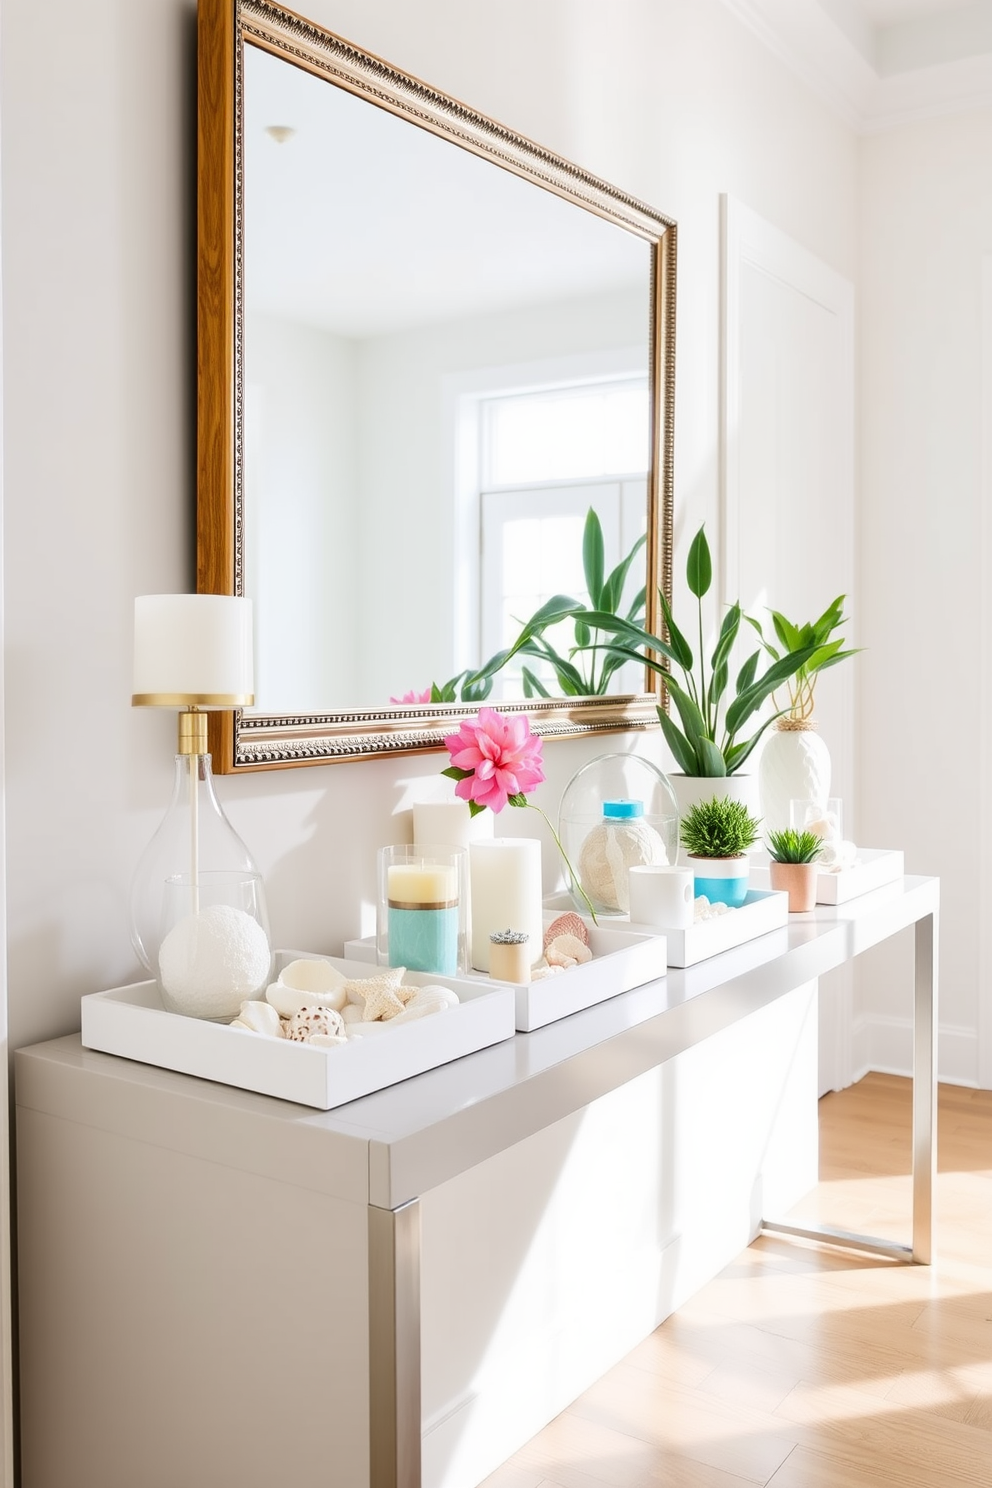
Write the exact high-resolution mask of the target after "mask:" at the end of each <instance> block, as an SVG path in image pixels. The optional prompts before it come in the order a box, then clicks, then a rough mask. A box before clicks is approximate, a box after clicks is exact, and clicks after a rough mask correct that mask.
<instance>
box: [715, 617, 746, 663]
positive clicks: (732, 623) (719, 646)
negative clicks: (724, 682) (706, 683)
mask: <svg viewBox="0 0 992 1488" xmlns="http://www.w3.org/2000/svg"><path fill="white" fill-rule="evenodd" d="M742 619H743V611H742V610H741V607H740V605H739V604H732V605H731V606H730V608H729V610H728V611H727V613H726V614H725V615H724V617H723V624H722V625H721V626H720V634H719V636H718V637H717V642H716V648H715V649H714V652H713V661H712V666H713V670H714V672H716V671H718V670H719V668H720V667H722V666H725V665H726V664H727V662H728V661H729V659H730V653H731V651H732V650H733V649H734V643H735V641H736V640H737V632H738V631H739V630H740V628H741V620H742Z"/></svg>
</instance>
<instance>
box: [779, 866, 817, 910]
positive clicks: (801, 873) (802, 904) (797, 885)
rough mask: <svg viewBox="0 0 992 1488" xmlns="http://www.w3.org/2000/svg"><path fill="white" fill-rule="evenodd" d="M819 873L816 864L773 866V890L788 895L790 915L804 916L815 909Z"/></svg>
mask: <svg viewBox="0 0 992 1488" xmlns="http://www.w3.org/2000/svg"><path fill="white" fill-rule="evenodd" d="M817 872H818V869H817V865H816V864H815V863H772V864H771V882H772V888H773V889H782V890H783V891H784V892H785V893H787V894H788V896H789V913H790V914H804V913H805V912H806V910H808V909H813V908H814V907H815V905H816V876H817Z"/></svg>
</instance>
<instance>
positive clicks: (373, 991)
mask: <svg viewBox="0 0 992 1488" xmlns="http://www.w3.org/2000/svg"><path fill="white" fill-rule="evenodd" d="M405 971H406V967H405V966H391V967H390V968H389V970H388V971H384V972H382V973H381V974H380V975H379V976H374V977H364V978H362V979H360V980H358V981H354V982H345V985H344V990H345V994H346V996H347V998H348V1001H349V1002H354V1003H357V1004H358V1005H359V1006H362V1005H363V1004H364V1006H362V1021H363V1022H365V1023H376V1022H378V1021H379V1020H380V1019H386V1018H395V1017H396V1014H397V1013H401V1012H402V1011H403V1007H404V1005H405V1003H406V1002H407V1001H408V1000H409V998H410V996H411V995H412V993H413V992H414V991H415V990H416V989H415V988H412V987H411V988H409V989H408V988H406V987H401V986H400V983H401V982H402V980H403V974H404V972H405ZM404 993H406V996H405V997H404V995H403V994H404Z"/></svg>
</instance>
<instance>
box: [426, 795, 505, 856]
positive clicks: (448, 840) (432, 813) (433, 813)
mask: <svg viewBox="0 0 992 1488" xmlns="http://www.w3.org/2000/svg"><path fill="white" fill-rule="evenodd" d="M492 835H493V814H492V812H491V811H480V812H479V814H478V816H473V815H472V814H471V812H470V811H469V809H468V802H467V801H415V802H414V805H413V841H414V846H415V847H468V845H469V843H470V842H477V841H479V840H480V838H484V837H489V838H491V837H492Z"/></svg>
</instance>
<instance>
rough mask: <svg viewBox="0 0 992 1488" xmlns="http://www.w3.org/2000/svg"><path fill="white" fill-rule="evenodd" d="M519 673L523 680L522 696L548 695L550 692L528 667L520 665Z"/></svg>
mask: <svg viewBox="0 0 992 1488" xmlns="http://www.w3.org/2000/svg"><path fill="white" fill-rule="evenodd" d="M520 674H521V676H522V677H523V681H524V697H543V698H546V697H550V696H551V694H550V692H549V691H548V689H547V688H546V687H545V685H544V683H543V682H542V681H541V679H540V678H539V677H538V676H537V675H536V674H535V673H534V672H532V671H531V669H530V667H521V668H520Z"/></svg>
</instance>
